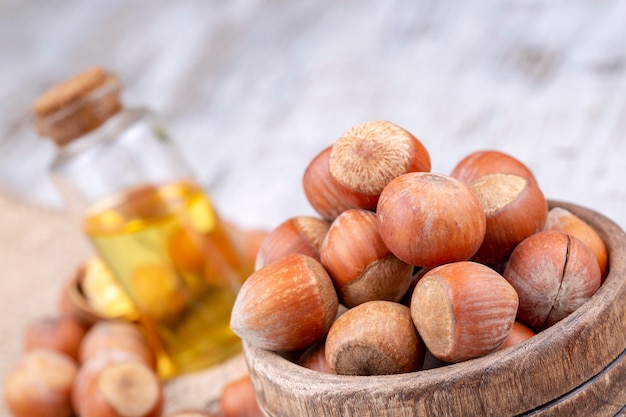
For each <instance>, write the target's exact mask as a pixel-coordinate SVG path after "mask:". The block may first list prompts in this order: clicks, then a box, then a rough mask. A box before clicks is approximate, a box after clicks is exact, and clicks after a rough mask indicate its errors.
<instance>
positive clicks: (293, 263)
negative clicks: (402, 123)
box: [231, 121, 607, 375]
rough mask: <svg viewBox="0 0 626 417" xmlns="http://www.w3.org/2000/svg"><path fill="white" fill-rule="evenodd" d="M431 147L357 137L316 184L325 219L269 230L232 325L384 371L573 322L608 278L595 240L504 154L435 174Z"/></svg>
mask: <svg viewBox="0 0 626 417" xmlns="http://www.w3.org/2000/svg"><path fill="white" fill-rule="evenodd" d="M430 170H431V161H430V156H429V153H428V151H427V150H426V148H425V147H424V145H423V144H422V143H421V142H420V141H419V140H418V139H417V138H415V137H414V136H413V135H412V134H411V133H409V132H408V131H407V130H405V129H403V128H401V127H399V126H397V125H395V124H393V123H390V122H387V121H373V122H366V123H362V124H359V125H356V126H354V127H352V128H350V129H349V130H347V131H346V132H345V133H344V134H343V135H342V136H341V137H340V138H339V139H338V140H337V141H336V142H335V143H334V144H332V146H330V147H328V148H326V149H324V150H323V151H321V152H320V153H319V154H318V155H317V156H316V157H315V158H314V159H313V160H312V161H311V162H310V164H309V165H308V167H307V168H306V170H305V172H304V176H303V188H304V192H305V194H306V197H307V199H308V201H309V203H310V204H311V206H312V207H313V208H314V209H315V211H316V212H317V213H318V214H319V217H315V216H298V217H293V218H290V219H287V220H286V221H285V222H283V223H282V224H280V225H279V226H277V227H276V228H275V229H274V230H272V231H270V233H269V234H268V236H267V237H266V238H265V240H264V241H263V243H262V244H261V247H260V250H259V253H258V255H257V258H256V265H255V272H254V273H253V274H252V275H251V276H250V277H249V278H248V279H247V281H246V282H245V283H244V285H243V287H242V288H241V290H240V292H239V294H238V297H237V300H236V302H235V305H234V307H233V312H232V316H231V328H232V329H233V331H234V332H235V333H236V334H237V335H238V336H239V337H241V338H242V339H243V340H245V341H246V342H248V343H250V344H251V345H253V346H256V347H259V348H262V349H266V350H271V351H276V352H280V353H289V355H285V356H288V357H293V358H296V359H295V361H296V362H297V363H299V364H301V365H302V366H305V367H308V368H311V369H316V370H320V371H325V372H330V373H336V374H341V375H381V374H394V373H404V372H414V371H419V370H421V369H426V368H425V358H426V357H427V355H430V356H431V357H432V358H433V359H434V361H435V362H437V361H438V362H439V363H440V365H445V364H447V363H456V362H461V361H466V360H470V359H473V358H477V357H481V356H484V355H487V354H489V353H491V352H494V351H497V350H499V349H504V348H507V347H509V346H512V345H514V344H517V343H520V342H522V341H524V340H526V339H528V338H530V337H532V336H534V335H535V334H536V333H537V332H540V331H542V330H544V329H546V328H548V327H550V326H552V325H554V324H555V323H557V322H559V321H560V320H561V319H563V318H565V317H566V316H568V315H569V314H570V313H572V312H573V311H574V310H576V309H577V308H578V307H580V306H581V305H582V304H583V303H585V302H586V301H587V300H589V298H590V297H591V296H592V295H593V294H594V293H595V292H596V290H597V289H598V288H599V286H600V285H601V282H602V280H603V279H604V277H606V274H607V251H606V248H605V245H604V243H603V241H602V239H601V238H600V237H599V236H598V234H597V233H596V231H595V230H594V229H593V228H591V227H590V226H589V225H588V224H587V223H585V222H584V221H583V220H582V219H581V218H579V217H577V216H575V215H574V214H572V213H571V212H569V211H567V210H565V209H562V208H558V207H555V208H552V209H551V210H550V209H549V206H548V203H547V201H546V199H545V197H544V194H543V193H542V191H541V189H540V187H539V185H538V183H537V181H536V179H535V177H534V176H533V174H532V173H531V171H530V170H529V169H528V167H526V166H525V165H524V164H523V163H522V162H520V161H519V160H517V159H516V158H514V157H512V156H510V155H508V154H505V153H502V152H499V151H479V152H476V153H473V154H471V155H468V156H467V157H465V158H464V159H462V160H461V161H460V162H458V164H457V165H456V166H455V167H454V169H453V171H452V172H451V173H450V175H443V174H437V173H431V172H430Z"/></svg>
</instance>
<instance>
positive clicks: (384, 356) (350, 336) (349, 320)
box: [326, 301, 425, 375]
mask: <svg viewBox="0 0 626 417" xmlns="http://www.w3.org/2000/svg"><path fill="white" fill-rule="evenodd" d="M424 356H425V348H424V346H423V344H422V342H421V340H420V338H419V335H418V333H417V331H416V330H415V327H414V326H413V323H412V320H411V313H410V311H409V308H408V307H406V306H403V305H402V304H398V303H393V302H390V301H369V302H366V303H363V304H360V305H358V306H356V307H354V308H352V309H350V310H348V311H347V312H345V313H344V314H343V315H342V316H341V317H339V318H338V319H337V321H336V322H335V323H334V324H333V326H332V327H331V329H330V332H329V333H328V338H327V339H326V359H327V361H328V363H329V365H330V367H331V368H332V369H333V371H334V372H335V373H337V374H340V375H385V374H398V373H404V372H412V371H416V370H418V369H420V368H421V366H422V364H423V362H424Z"/></svg>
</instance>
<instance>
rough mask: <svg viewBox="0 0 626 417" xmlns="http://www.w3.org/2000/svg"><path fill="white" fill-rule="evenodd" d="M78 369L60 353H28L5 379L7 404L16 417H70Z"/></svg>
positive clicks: (41, 351) (33, 351)
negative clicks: (72, 393) (73, 386)
mask: <svg viewBox="0 0 626 417" xmlns="http://www.w3.org/2000/svg"><path fill="white" fill-rule="evenodd" d="M77 372H78V366H77V364H76V362H75V361H74V360H73V359H72V358H70V357H69V356H67V355H65V354H63V353H61V352H58V351H55V350H51V349H43V348H37V349H33V350H31V351H29V352H26V353H25V354H24V356H22V357H21V358H20V359H19V360H18V362H17V363H16V364H15V365H14V366H13V368H12V369H11V370H10V371H9V373H8V374H7V377H6V379H5V381H4V400H5V404H6V406H7V408H8V409H9V411H10V412H11V414H12V415H13V416H14V417H70V416H72V415H73V413H72V404H71V392H72V384H73V383H74V379H75V377H76V374H77Z"/></svg>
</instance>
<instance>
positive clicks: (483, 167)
mask: <svg viewBox="0 0 626 417" xmlns="http://www.w3.org/2000/svg"><path fill="white" fill-rule="evenodd" d="M489 174H513V175H519V176H521V177H524V178H527V179H529V180H531V181H533V182H535V183H536V182H537V180H536V179H535V176H534V175H533V173H532V171H531V170H530V169H529V168H528V167H527V166H526V165H525V164H524V163H523V162H521V161H520V160H518V159H517V158H515V157H513V156H511V155H509V154H507V153H504V152H501V151H496V150H482V151H477V152H473V153H471V154H469V155H467V156H466V157H465V158H463V159H462V160H461V161H459V163H458V164H457V165H456V166H455V167H454V168H453V170H452V173H451V174H450V176H451V177H454V178H456V179H458V180H459V181H461V182H464V183H465V184H471V183H472V182H474V181H476V180H477V179H479V178H481V177H483V176H485V175H489Z"/></svg>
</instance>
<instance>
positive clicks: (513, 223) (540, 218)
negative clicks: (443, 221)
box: [469, 174, 548, 265]
mask: <svg viewBox="0 0 626 417" xmlns="http://www.w3.org/2000/svg"><path fill="white" fill-rule="evenodd" d="M469 187H470V189H471V190H472V191H473V192H474V194H475V195H476V197H478V200H480V203H481V205H482V207H483V210H484V211H485V218H486V220H487V229H486V232H485V238H484V239H483V242H482V244H481V245H480V248H479V249H478V251H477V252H476V253H475V254H474V256H473V259H475V260H476V261H478V262H482V263H487V264H492V265H493V264H498V263H502V262H505V261H506V260H507V259H508V257H509V255H510V254H511V252H512V251H513V249H514V248H515V246H516V245H517V244H518V243H519V242H521V241H522V240H524V239H525V238H527V237H528V236H530V235H532V234H533V233H537V232H539V231H541V230H542V229H543V227H544V225H545V224H546V218H547V216H548V203H547V201H546V199H545V197H544V196H543V193H542V192H541V190H540V189H539V186H538V185H537V183H536V182H534V181H531V180H529V179H528V178H525V177H522V176H519V175H514V174H488V175H484V176H482V177H480V178H479V179H477V180H476V181H474V182H472V183H471V184H470V185H469Z"/></svg>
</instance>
